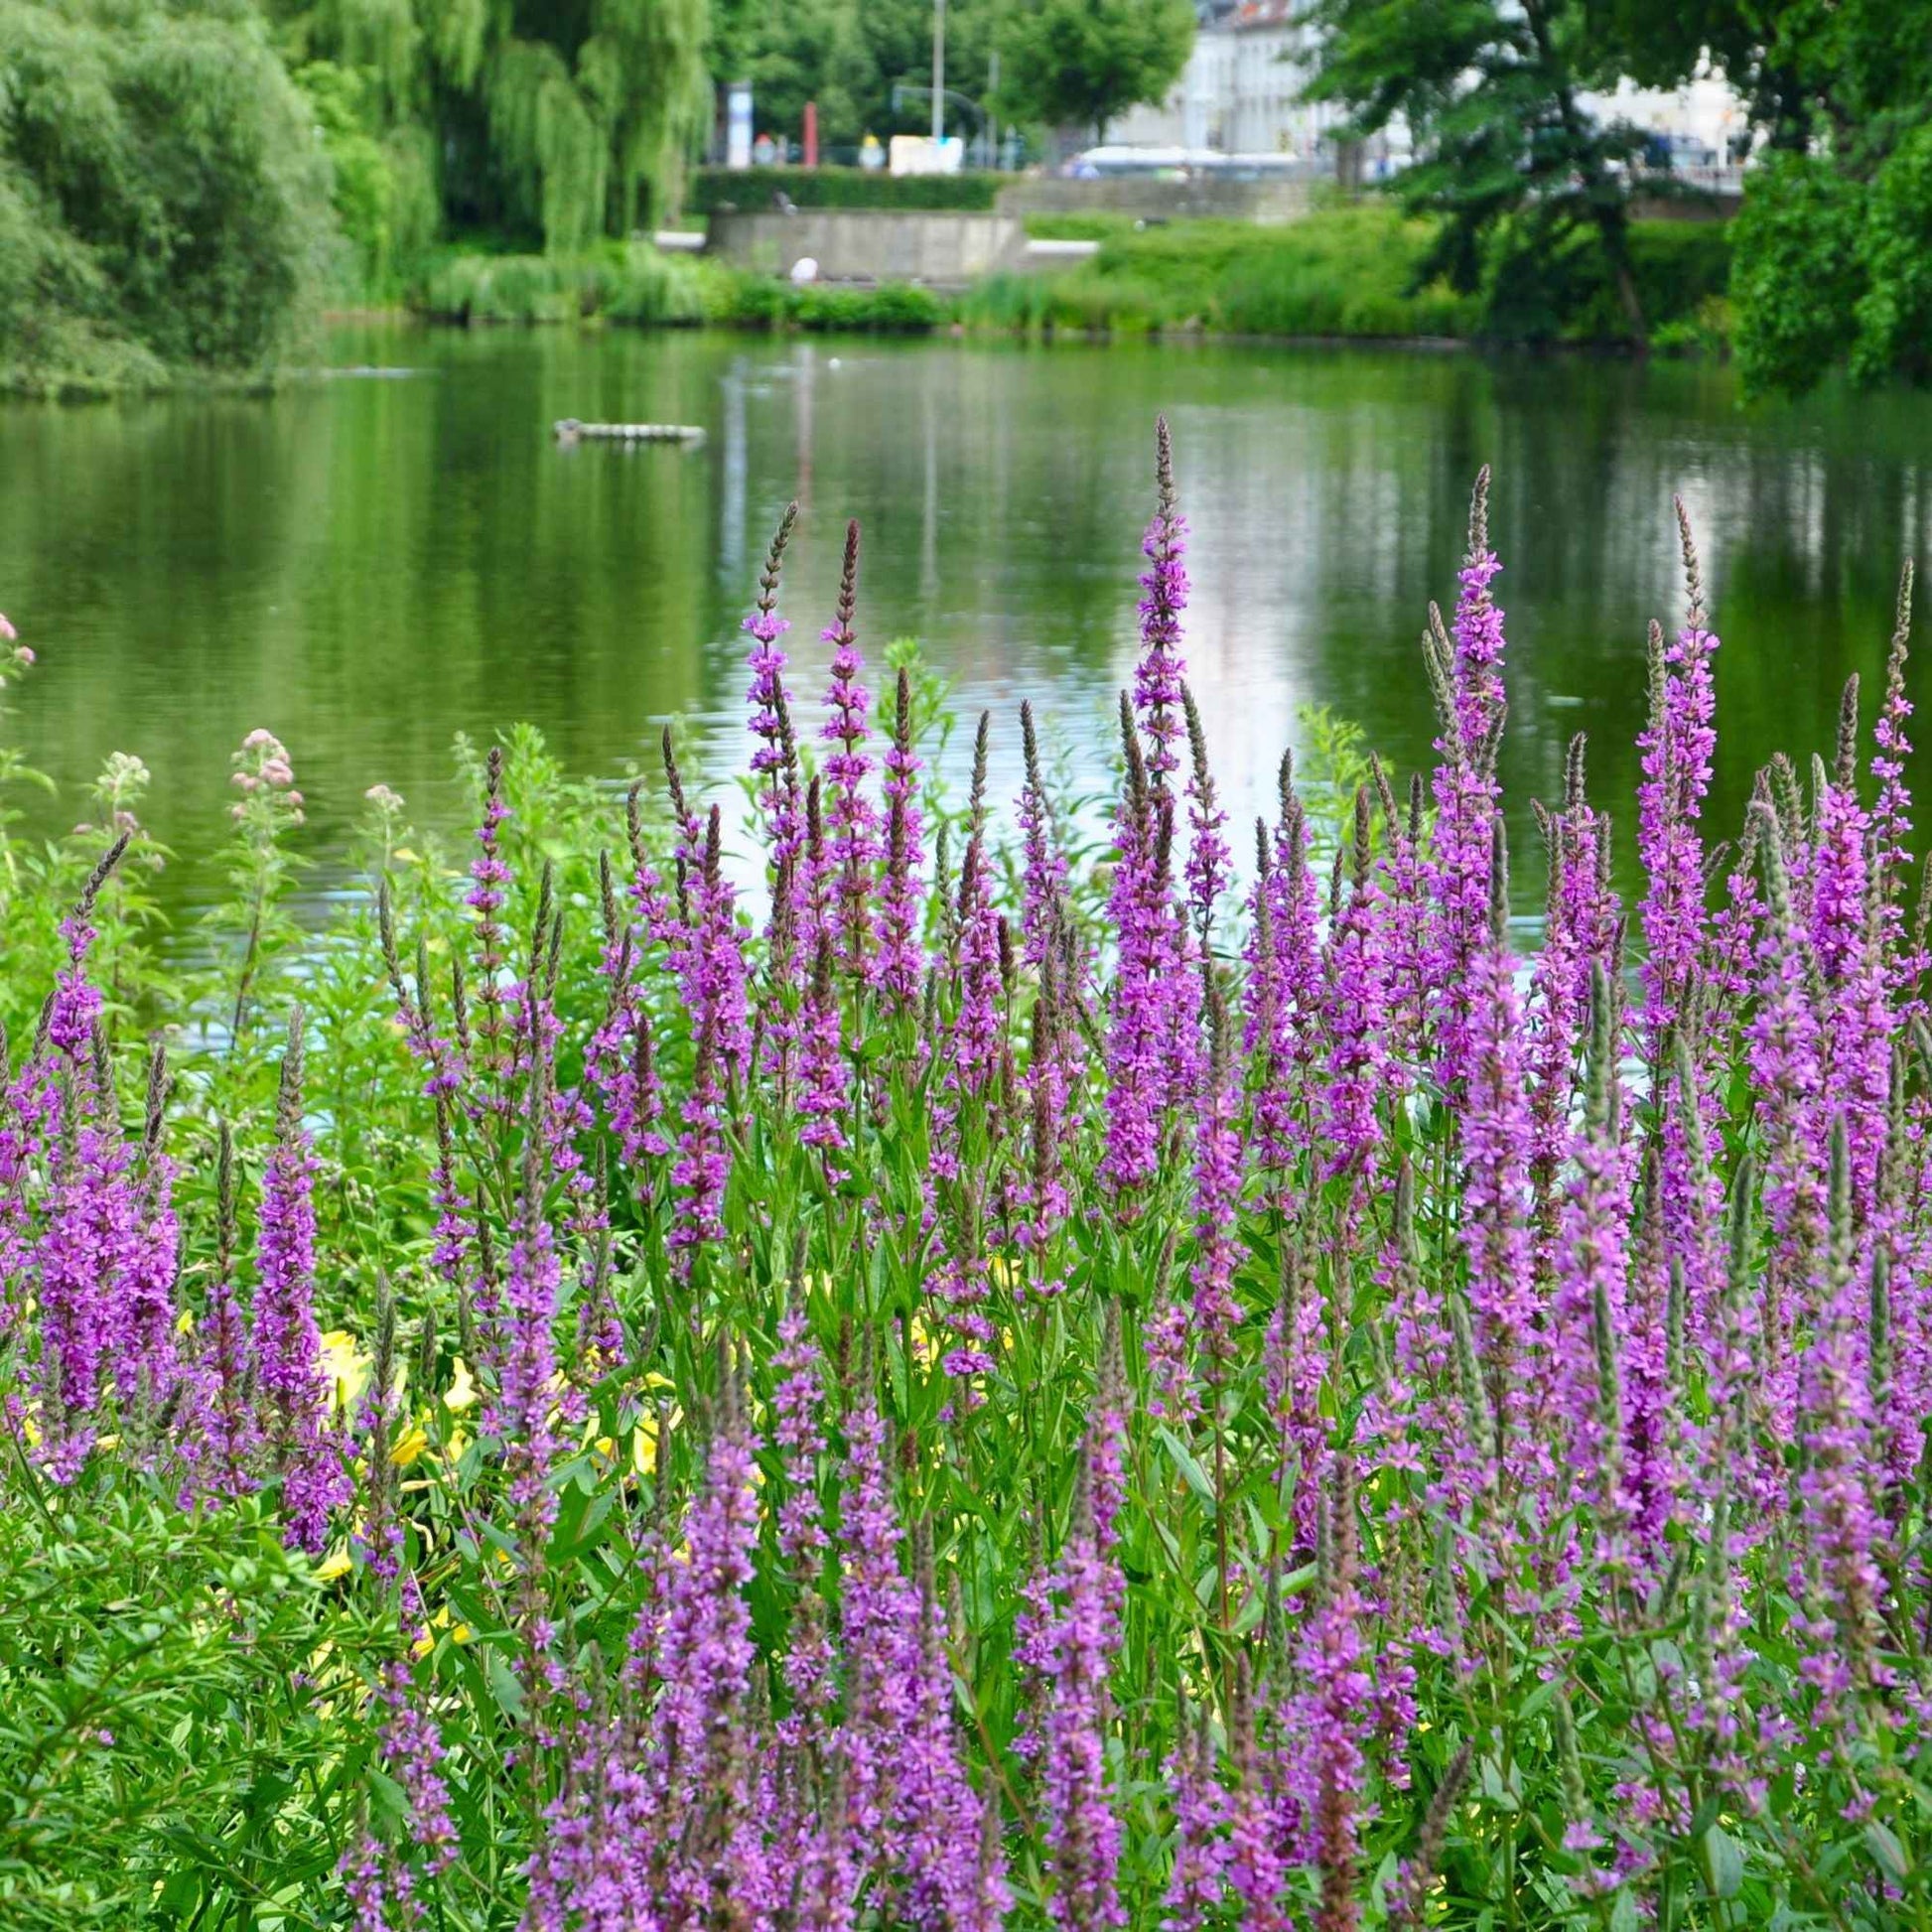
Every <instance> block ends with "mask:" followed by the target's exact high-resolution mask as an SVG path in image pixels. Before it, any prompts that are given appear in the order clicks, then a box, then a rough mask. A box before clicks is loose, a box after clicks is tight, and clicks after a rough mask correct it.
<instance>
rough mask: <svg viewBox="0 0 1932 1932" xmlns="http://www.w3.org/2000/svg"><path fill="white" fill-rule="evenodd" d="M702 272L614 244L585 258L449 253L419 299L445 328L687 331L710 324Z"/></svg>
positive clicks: (433, 268) (631, 245)
mask: <svg viewBox="0 0 1932 1932" xmlns="http://www.w3.org/2000/svg"><path fill="white" fill-rule="evenodd" d="M700 283H701V271H700V270H699V269H698V268H697V267H696V266H695V265H694V264H692V263H690V262H688V261H685V260H682V259H680V258H677V257H674V256H670V255H664V254H660V253H659V252H658V251H657V250H656V249H655V248H653V247H652V246H651V245H650V244H649V243H648V242H642V241H632V242H608V243H606V244H604V245H603V246H602V247H600V248H596V249H593V250H591V251H590V252H588V253H586V254H582V255H575V256H555V255H483V254H476V253H471V252H461V253H450V254H446V255H444V256H442V257H440V258H438V259H436V260H434V261H433V262H432V263H431V264H430V266H429V267H428V269H427V270H426V272H425V273H424V275H423V277H422V279H421V280H420V281H419V282H418V283H417V284H416V286H415V288H414V289H413V291H412V296H411V299H412V300H413V301H414V303H415V304H416V306H418V307H419V308H421V309H422V310H423V311H424V313H426V314H428V315H431V316H434V317H436V318H438V319H439V320H441V321H445V322H576V321H582V320H584V319H586V318H589V317H593V316H603V317H607V318H609V319H610V320H611V321H613V322H638V323H682V322H696V321H698V320H700V319H701V318H703V316H704V298H703V295H702V292H701V287H700Z"/></svg>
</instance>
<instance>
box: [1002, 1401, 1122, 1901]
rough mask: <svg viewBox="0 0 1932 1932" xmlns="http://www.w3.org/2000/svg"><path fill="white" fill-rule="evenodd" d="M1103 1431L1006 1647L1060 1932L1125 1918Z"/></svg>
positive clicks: (1113, 1587)
mask: <svg viewBox="0 0 1932 1932" xmlns="http://www.w3.org/2000/svg"><path fill="white" fill-rule="evenodd" d="M1113 1434H1114V1431H1113V1424H1112V1421H1111V1419H1109V1418H1106V1417H1104V1416H1103V1417H1102V1418H1101V1419H1099V1423H1098V1426H1097V1428H1096V1430H1095V1431H1094V1433H1093V1435H1092V1437H1091V1438H1090V1440H1089V1446H1088V1450H1087V1455H1086V1457H1085V1459H1084V1460H1083V1462H1082V1465H1081V1471H1080V1477H1079V1481H1078V1484H1077V1486H1076V1488H1075V1491H1074V1503H1073V1522H1072V1525H1071V1527H1070V1529H1069V1531H1068V1534H1067V1539H1066V1543H1065V1546H1064V1547H1063V1549H1062V1550H1061V1552H1060V1558H1059V1561H1058V1563H1057V1564H1056V1565H1055V1566H1054V1567H1053V1568H1052V1570H1051V1571H1050V1572H1048V1573H1047V1574H1046V1575H1044V1576H1043V1577H1041V1578H1039V1579H1038V1580H1037V1581H1036V1586H1035V1588H1034V1589H1033V1590H1032V1591H1031V1592H1030V1605H1029V1607H1028V1608H1027V1609H1026V1610H1023V1611H1022V1613H1021V1618H1020V1628H1019V1633H1018V1641H1017V1643H1016V1645H1015V1657H1016V1659H1017V1661H1019V1662H1020V1663H1022V1664H1023V1665H1025V1666H1026V1667H1027V1668H1028V1670H1029V1671H1030V1672H1031V1674H1032V1675H1033V1678H1034V1681H1035V1718H1034V1727H1033V1730H1032V1732H1031V1734H1030V1735H1029V1737H1028V1739H1027V1742H1028V1745H1029V1749H1030V1754H1031V1755H1032V1757H1033V1759H1034V1762H1035V1774H1036V1776H1037V1778H1038V1784H1039V1800H1038V1804H1039V1812H1040V1816H1041V1829H1042V1836H1043V1838H1044V1840H1045V1848H1046V1851H1047V1853H1048V1854H1049V1856H1050V1861H1051V1863H1050V1869H1051V1873H1052V1881H1053V1888H1052V1892H1051V1895H1050V1896H1049V1898H1048V1899H1047V1904H1046V1909H1047V1914H1048V1916H1049V1917H1050V1918H1051V1920H1052V1922H1053V1923H1054V1924H1055V1925H1057V1926H1063V1927H1066V1928H1069V1932H1102V1928H1107V1927H1114V1926H1124V1925H1125V1924H1127V1922H1128V1918H1127V1912H1126V1908H1125V1907H1124V1905H1123V1904H1122V1902H1121V1897H1120V1878H1119V1873H1120V1856H1121V1836H1122V1834H1121V1824H1120V1819H1119V1816H1118V1814H1117V1813H1116V1811H1115V1809H1114V1792H1113V1782H1112V1779H1111V1777H1110V1776H1109V1774H1108V1770H1107V1758H1106V1731H1107V1725H1108V1718H1109V1694H1108V1686H1109V1680H1110V1678H1111V1676H1112V1671H1113V1661H1114V1656H1115V1653H1116V1652H1117V1651H1118V1650H1119V1648H1120V1640H1121V1630H1120V1611H1121V1577H1120V1570H1119V1566H1118V1563H1117V1561H1116V1559H1115V1555H1114V1527H1113V1512H1114V1509H1115V1508H1116V1507H1117V1504H1115V1503H1114V1502H1113V1500H1112V1498H1111V1497H1110V1496H1109V1495H1108V1494H1107V1493H1106V1491H1107V1487H1108V1484H1109V1483H1110V1481H1112V1480H1113V1476H1112V1470H1113V1469H1115V1468H1117V1467H1118V1462H1117V1461H1116V1460H1113V1459H1112V1458H1113V1457H1115V1456H1116V1455H1117V1453H1118V1451H1117V1448H1113V1447H1110V1446H1109V1443H1108V1442H1107V1440H1106V1439H1107V1438H1109V1437H1111V1436H1112V1435H1113Z"/></svg>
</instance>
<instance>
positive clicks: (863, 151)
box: [859, 134, 886, 175]
mask: <svg viewBox="0 0 1932 1932" xmlns="http://www.w3.org/2000/svg"><path fill="white" fill-rule="evenodd" d="M885 165H886V150H885V148H884V147H882V146H881V145H880V140H879V136H878V135H876V134H868V135H867V136H866V138H865V139H864V140H863V141H861V142H860V143H859V166H860V167H861V168H863V169H864V170H865V171H866V173H867V174H869V175H876V174H877V173H878V172H879V171H880V169H882V168H883V167H885Z"/></svg>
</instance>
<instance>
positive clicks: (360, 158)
mask: <svg viewBox="0 0 1932 1932" xmlns="http://www.w3.org/2000/svg"><path fill="white" fill-rule="evenodd" d="M294 79H295V83H296V85H297V86H298V87H300V88H301V89H302V91H303V93H304V95H305V96H306V97H307V99H308V102H309V107H310V111H311V112H312V113H313V114H314V116H315V122H316V126H317V128H318V129H319V130H320V131H321V134H322V140H323V146H324V149H325V150H326V152H327V153H328V156H329V164H330V170H331V174H332V177H333V180H334V192H333V196H332V199H333V202H334V205H335V209H336V219H337V222H338V224H339V225H340V227H341V229H342V234H343V239H344V241H345V244H346V245H347V247H348V249H349V251H350V253H351V255H352V258H353V259H352V274H351V275H350V276H349V277H347V278H345V280H346V283H347V291H348V293H349V294H351V295H352V296H355V297H360V298H368V297H372V296H387V295H390V294H392V293H394V292H395V291H396V289H397V287H398V283H399V278H400V277H401V275H402V274H403V273H404V272H405V270H406V268H407V267H408V265H409V264H412V263H414V262H417V261H419V260H420V259H421V257H422V254H423V251H424V250H425V249H426V248H427V247H428V246H429V244H430V242H431V240H432V239H433V237H434V236H435V233H436V226H437V222H438V219H439V217H440V210H439V209H438V207H437V200H436V174H435V167H434V159H433V156H432V155H431V154H430V152H429V150H428V146H427V142H426V139H425V137H424V133H423V130H421V129H418V128H413V127H398V128H393V129H391V130H390V131H389V132H388V134H387V135H378V134H376V133H374V132H372V131H371V126H370V122H369V119H368V118H367V100H368V94H369V90H370V79H369V76H368V75H367V74H366V73H364V72H358V71H357V70H356V69H352V68H345V67H339V66H337V65H336V63H335V62H333V61H311V62H310V63H309V64H308V66H307V67H304V68H301V69H298V70H297V71H296V73H295V75H294Z"/></svg>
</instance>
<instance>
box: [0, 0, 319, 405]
mask: <svg viewBox="0 0 1932 1932" xmlns="http://www.w3.org/2000/svg"><path fill="white" fill-rule="evenodd" d="M330 232H331V224H330V219H329V169H328V164H327V162H326V160H325V159H324V157H323V155H322V154H321V152H320V150H319V147H318V145H317V141H316V135H315V126H314V122H313V120H312V118H311V117H310V116H309V114H308V112H307V109H306V105H305V103H304V102H303V100H302V98H301V96H300V95H299V93H298V92H297V90H296V89H295V88H294V87H293V86H292V85H291V84H290V81H289V78H288V75H287V73H286V71H285V70H284V69H283V67H282V64H281V62H280V61H279V60H278V58H277V57H276V54H275V51H274V49H273V48H272V47H271V46H270V44H269V40H268V36H267V33H266V29H265V25H264V23H263V21H262V20H261V18H260V17H259V15H257V14H256V13H255V12H254V10H253V9H252V8H250V7H248V6H246V5H245V4H242V3H241V0H213V3H212V4H196V0H167V3H166V4H163V3H162V0H0V374H3V375H4V378H5V380H6V381H7V382H8V384H9V385H10V386H13V387H24V388H32V389H41V390H61V389H67V388H104V387H115V386H138V385H142V384H149V383H157V382H160V381H162V380H165V379H167V376H168V373H169V371H170V370H171V369H173V368H176V367H179V366H180V365H182V364H185V363H191V362H193V363H200V364H203V365H207V366H210V367H214V368H221V369H230V370H237V371H239V370H248V369H253V368H257V367H260V366H262V365H264V364H266V363H268V362H270V361H272V360H274V359H276V358H277V357H278V356H279V355H280V354H281V353H282V352H283V351H285V350H286V348H287V347H288V345H289V344H290V341H291V339H292V338H293V337H294V335H295V334H296V333H297V332H298V331H299V330H300V328H301V327H302V325H303V322H304V321H305V319H306V317H307V316H308V315H309V314H310V313H311V312H312V311H313V308H314V306H315V303H316V299H317V296H318V293H319V290H320V286H321V276H322V267H323V262H324V258H325V250H326V248H327V246H328V243H329V237H330Z"/></svg>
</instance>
